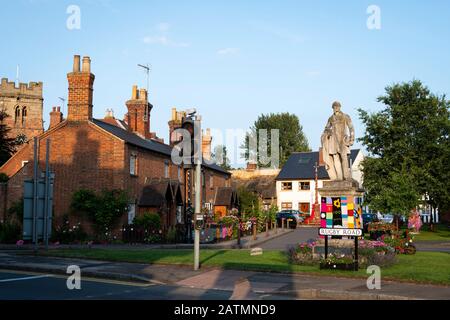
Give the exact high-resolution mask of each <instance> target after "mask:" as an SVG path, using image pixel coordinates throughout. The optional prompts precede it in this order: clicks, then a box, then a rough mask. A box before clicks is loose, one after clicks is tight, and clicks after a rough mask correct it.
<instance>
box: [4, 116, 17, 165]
mask: <svg viewBox="0 0 450 320" xmlns="http://www.w3.org/2000/svg"><path fill="white" fill-rule="evenodd" d="M8 117H9V115H8V114H7V113H6V111H5V110H0V166H1V165H3V164H4V163H5V162H6V161H8V159H9V158H11V156H12V154H13V153H14V152H15V150H16V144H15V139H13V138H9V137H8V133H9V131H10V130H11V129H10V128H9V127H8V126H7V125H6V123H5V120H6V118H8Z"/></svg>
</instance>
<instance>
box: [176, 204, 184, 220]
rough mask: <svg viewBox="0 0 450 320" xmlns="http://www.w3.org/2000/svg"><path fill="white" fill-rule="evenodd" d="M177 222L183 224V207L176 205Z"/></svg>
mask: <svg viewBox="0 0 450 320" xmlns="http://www.w3.org/2000/svg"><path fill="white" fill-rule="evenodd" d="M177 223H178V224H184V221H183V207H182V206H177Z"/></svg>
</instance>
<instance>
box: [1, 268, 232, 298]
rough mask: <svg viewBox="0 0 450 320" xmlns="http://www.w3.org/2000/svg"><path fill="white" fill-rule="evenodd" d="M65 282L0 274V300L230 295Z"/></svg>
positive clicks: (56, 278) (162, 287) (59, 278)
mask: <svg viewBox="0 0 450 320" xmlns="http://www.w3.org/2000/svg"><path fill="white" fill-rule="evenodd" d="M66 281H67V278H66V277H62V276H56V275H51V274H32V273H18V272H14V273H12V272H2V271H0V300H74V299H75V300H86V299H94V300H103V299H107V300H115V299H120V300H127V299H132V300H146V299H157V300H177V299H183V300H184V299H185V300H192V299H195V300H209V299H218V300H228V299H229V298H230V296H231V294H232V293H231V292H229V291H221V290H201V289H191V288H184V287H176V286H168V285H152V284H150V285H147V284H146V285H141V284H134V283H121V282H116V281H107V280H96V279H89V280H86V279H82V281H81V289H80V290H77V289H73V290H69V289H68V288H67V285H66Z"/></svg>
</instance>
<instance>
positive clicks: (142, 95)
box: [139, 89, 147, 101]
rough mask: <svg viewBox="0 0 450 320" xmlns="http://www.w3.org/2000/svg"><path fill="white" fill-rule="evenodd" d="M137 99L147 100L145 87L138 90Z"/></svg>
mask: <svg viewBox="0 0 450 320" xmlns="http://www.w3.org/2000/svg"><path fill="white" fill-rule="evenodd" d="M139 99H140V100H144V101H147V90H145V89H140V90H139Z"/></svg>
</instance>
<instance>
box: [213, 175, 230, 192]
mask: <svg viewBox="0 0 450 320" xmlns="http://www.w3.org/2000/svg"><path fill="white" fill-rule="evenodd" d="M227 184H228V180H226V181H225V185H226V186H227ZM209 187H210V188H211V189H213V188H214V177H213V176H209ZM227 187H228V186H227Z"/></svg>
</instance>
